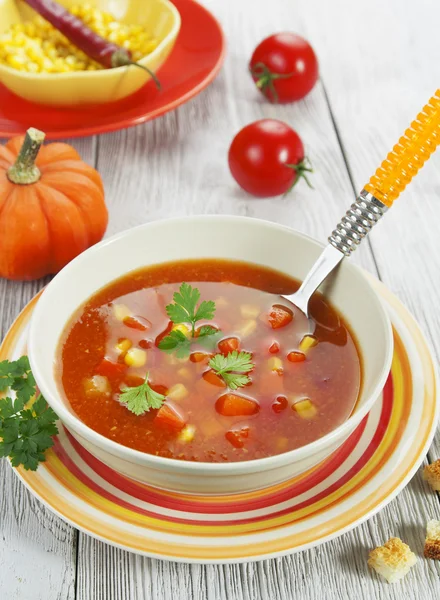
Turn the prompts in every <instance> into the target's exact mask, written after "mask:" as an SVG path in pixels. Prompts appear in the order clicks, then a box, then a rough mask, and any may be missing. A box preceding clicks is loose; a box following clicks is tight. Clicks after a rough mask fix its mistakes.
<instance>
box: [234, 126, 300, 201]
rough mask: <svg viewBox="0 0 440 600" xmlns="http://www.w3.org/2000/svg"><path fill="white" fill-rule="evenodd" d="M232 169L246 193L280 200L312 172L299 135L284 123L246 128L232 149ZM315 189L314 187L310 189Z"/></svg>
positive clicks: (238, 134) (237, 137) (237, 136)
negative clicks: (281, 196)
mask: <svg viewBox="0 0 440 600" xmlns="http://www.w3.org/2000/svg"><path fill="white" fill-rule="evenodd" d="M228 160H229V168H230V170H231V173H232V175H233V177H234V179H235V180H236V182H237V183H238V185H239V186H241V187H242V188H243V189H244V190H245V191H246V192H249V194H253V195H254V196H259V197H262V198H264V197H267V196H279V195H280V194H285V193H286V192H288V191H289V190H290V189H291V188H292V187H293V186H294V185H295V184H296V183H297V181H298V180H299V178H300V177H303V178H304V179H305V180H306V182H307V184H308V185H309V186H310V183H309V181H308V179H307V176H306V173H307V172H311V171H312V169H311V168H310V166H308V161H307V159H306V158H305V157H304V146H303V144H302V141H301V138H300V137H299V135H298V134H297V133H296V132H295V131H293V129H291V128H290V127H289V126H288V125H286V124H285V123H283V122H282V121H277V120H275V119H262V120H261V121H255V122H254V123H251V124H250V125H246V127H243V129H242V130H241V131H239V132H238V133H237V135H236V136H235V138H234V139H233V140H232V144H231V147H230V148H229V156H228ZM310 187H311V186H310Z"/></svg>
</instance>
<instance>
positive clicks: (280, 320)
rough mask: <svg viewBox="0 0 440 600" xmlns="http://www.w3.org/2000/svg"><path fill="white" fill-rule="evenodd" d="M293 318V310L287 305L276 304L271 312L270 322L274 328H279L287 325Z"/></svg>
mask: <svg viewBox="0 0 440 600" xmlns="http://www.w3.org/2000/svg"><path fill="white" fill-rule="evenodd" d="M292 319H293V312H292V311H291V310H290V309H288V308H287V307H285V306H280V305H279V304H274V305H273V306H272V310H271V311H270V313H269V323H270V325H271V327H272V329H279V328H280V327H285V326H286V325H288V324H289V323H290V322H291V321H292Z"/></svg>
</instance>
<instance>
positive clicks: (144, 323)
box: [123, 317, 151, 331]
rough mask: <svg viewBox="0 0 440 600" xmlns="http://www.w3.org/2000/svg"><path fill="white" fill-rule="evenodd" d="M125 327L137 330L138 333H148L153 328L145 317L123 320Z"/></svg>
mask: <svg viewBox="0 0 440 600" xmlns="http://www.w3.org/2000/svg"><path fill="white" fill-rule="evenodd" d="M123 323H124V325H126V326H127V327H130V328H131V329H137V330H138V331H147V329H150V328H151V323H150V321H148V319H144V317H125V319H124V320H123Z"/></svg>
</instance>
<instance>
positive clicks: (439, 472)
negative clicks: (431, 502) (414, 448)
mask: <svg viewBox="0 0 440 600" xmlns="http://www.w3.org/2000/svg"><path fill="white" fill-rule="evenodd" d="M423 479H425V480H426V481H427V482H428V483H429V485H430V486H431V487H432V489H433V490H435V491H437V492H440V459H439V460H436V461H435V462H433V463H432V465H426V467H425V468H424V469H423Z"/></svg>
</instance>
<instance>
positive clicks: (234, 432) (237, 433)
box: [225, 427, 249, 448]
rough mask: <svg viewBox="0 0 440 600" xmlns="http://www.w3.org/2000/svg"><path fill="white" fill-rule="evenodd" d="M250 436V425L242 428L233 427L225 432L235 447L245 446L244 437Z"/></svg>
mask: <svg viewBox="0 0 440 600" xmlns="http://www.w3.org/2000/svg"><path fill="white" fill-rule="evenodd" d="M247 437H249V427H242V428H241V429H239V430H238V429H231V430H230V431H227V432H226V433H225V438H226V439H227V440H228V442H230V443H231V444H232V445H233V446H234V448H243V446H244V441H243V438H247Z"/></svg>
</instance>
